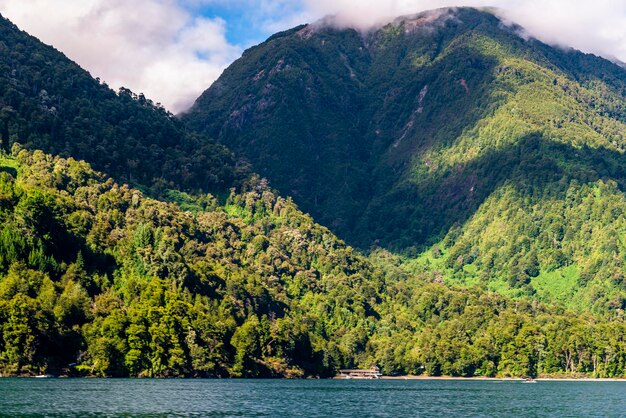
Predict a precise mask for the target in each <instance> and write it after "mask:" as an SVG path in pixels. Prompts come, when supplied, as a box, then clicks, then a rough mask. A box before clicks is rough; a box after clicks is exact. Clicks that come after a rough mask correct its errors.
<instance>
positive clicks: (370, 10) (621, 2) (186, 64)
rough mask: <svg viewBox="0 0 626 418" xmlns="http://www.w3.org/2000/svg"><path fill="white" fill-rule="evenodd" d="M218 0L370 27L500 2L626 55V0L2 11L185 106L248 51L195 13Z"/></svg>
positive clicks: (260, 13) (507, 10)
mask: <svg viewBox="0 0 626 418" xmlns="http://www.w3.org/2000/svg"><path fill="white" fill-rule="evenodd" d="M215 5H218V6H220V7H221V8H222V9H224V8H227V9H228V10H229V12H230V13H231V14H232V13H240V15H239V16H240V17H241V18H242V19H243V20H244V21H246V22H249V25H250V26H251V27H255V28H260V31H261V32H265V33H266V35H267V36H269V35H271V34H272V33H274V32H277V31H280V30H284V29H287V28H290V27H293V26H296V25H297V24H300V23H306V22H312V21H315V20H317V19H319V18H322V17H324V16H326V15H329V14H338V15H340V16H341V21H342V22H344V23H345V24H349V25H351V26H356V27H359V28H364V27H367V26H371V25H376V24H380V23H384V22H386V21H390V20H391V19H393V18H395V17H397V16H399V15H404V14H413V13H418V12H421V11H424V10H429V9H434V8H439V7H446V6H477V7H481V6H495V7H499V8H501V9H502V13H503V16H504V17H505V18H507V19H508V20H511V21H514V22H516V23H519V24H520V25H522V26H524V27H525V28H526V29H527V30H528V32H529V33H530V34H531V35H532V36H534V37H537V38H539V39H541V40H543V41H545V42H548V43H551V44H556V45H561V46H571V47H574V48H577V49H580V50H582V51H585V52H592V53H595V54H598V55H602V56H605V57H608V58H613V57H616V58H618V59H620V60H622V61H626V1H625V0H594V1H589V0H132V1H131V0H0V12H1V13H2V14H3V15H4V16H5V17H8V18H9V19H11V20H12V21H13V22H14V23H16V24H17V25H18V26H19V27H20V28H22V29H24V30H26V31H27V32H29V33H31V34H33V35H35V36H37V37H39V38H40V39H42V40H43V41H44V42H46V43H48V44H52V45H54V46H55V47H57V48H58V49H60V50H61V51H63V52H64V53H65V54H66V55H68V56H69V57H70V58H71V59H73V60H75V61H76V62H78V63H79V64H80V65H81V66H83V67H84V68H86V69H87V70H89V71H90V72H91V73H92V74H93V75H94V76H95V77H100V78H101V79H102V80H104V81H106V82H107V83H108V84H109V85H111V86H112V87H114V88H117V87H120V86H125V87H128V88H130V89H132V90H133V91H135V92H138V93H139V92H143V93H144V94H145V95H146V96H147V97H149V98H151V99H152V100H154V101H156V102H161V103H163V104H164V105H165V106H166V108H168V109H169V110H171V111H173V112H180V111H183V110H185V109H186V108H187V107H188V106H189V105H190V104H191V103H192V102H193V100H194V99H195V98H196V97H197V96H199V95H200V93H201V92H202V91H204V90H205V89H206V88H207V87H208V86H209V85H210V84H211V83H212V82H213V81H214V80H215V79H216V78H217V77H218V76H219V75H220V74H221V72H222V70H223V69H224V68H225V67H226V66H227V65H228V64H230V63H231V62H232V61H233V60H234V59H236V58H237V57H238V56H239V55H240V54H241V51H242V48H241V47H240V46H236V45H231V44H229V43H228V41H227V39H226V36H225V34H226V29H227V24H228V22H226V21H224V20H222V19H220V18H214V19H207V18H202V17H198V16H194V14H196V13H195V12H194V11H196V10H200V9H201V8H202V7H206V6H215ZM240 20H241V19H240ZM252 32H256V33H257V34H258V30H257V31H252ZM255 36H257V35H255Z"/></svg>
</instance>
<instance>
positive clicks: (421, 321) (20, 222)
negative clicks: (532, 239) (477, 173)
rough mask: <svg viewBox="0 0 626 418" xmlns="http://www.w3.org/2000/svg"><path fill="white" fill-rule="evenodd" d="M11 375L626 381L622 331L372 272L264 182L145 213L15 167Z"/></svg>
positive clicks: (5, 368) (5, 283)
mask: <svg viewBox="0 0 626 418" xmlns="http://www.w3.org/2000/svg"><path fill="white" fill-rule="evenodd" d="M0 170H1V172H0V218H1V224H2V230H1V231H0V274H1V275H2V276H1V277H2V279H0V372H1V373H3V374H25V373H31V374H36V373H42V372H54V373H68V374H75V375H95V376H128V375H131V376H290V377H300V376H332V375H334V373H335V372H336V371H337V369H338V368H339V367H346V366H366V367H369V365H371V364H379V365H380V366H381V367H382V370H383V371H384V372H385V373H389V374H391V373H423V372H426V373H429V374H431V375H438V374H449V375H456V376H473V375H484V376H527V375H530V376H534V375H537V374H540V373H542V374H559V373H574V374H577V373H580V374H588V375H591V376H596V377H612V376H624V375H625V374H626V369H625V367H626V341H625V340H624V335H626V324H625V323H624V317H623V313H622V314H620V316H618V317H615V318H612V319H607V318H604V319H603V318H602V317H594V316H591V315H588V314H585V315H581V314H575V313H573V312H571V311H565V310H563V309H560V308H555V307H550V306H547V305H543V304H540V303H538V302H536V301H531V300H530V299H518V300H512V299H509V298H507V297H505V296H502V295H499V294H497V293H493V292H486V291H483V290H480V289H479V288H471V289H465V288H455V287H449V286H446V285H443V284H441V283H438V280H437V277H435V276H433V275H432V274H431V275H429V274H423V275H412V274H409V272H407V270H406V269H404V268H403V267H402V265H401V264H399V260H398V259H397V258H396V257H394V256H392V255H391V254H390V253H388V252H385V251H379V252H377V253H376V254H375V255H373V256H372V257H371V258H370V259H366V258H364V257H363V256H361V255H359V254H358V253H356V252H355V251H354V250H352V249H351V248H350V247H347V246H346V245H345V244H344V243H343V242H341V241H339V240H338V239H337V238H336V237H334V236H333V235H332V234H331V233H330V231H329V230H328V229H326V228H324V227H321V226H319V225H317V224H315V223H314V222H313V221H312V219H311V218H310V217H309V216H307V215H304V214H302V212H300V211H299V210H298V209H297V207H296V206H295V205H294V204H293V203H292V202H291V201H290V200H285V199H283V198H280V197H277V196H276V195H274V194H273V193H272V192H271V191H270V190H268V189H267V187H266V186H265V185H264V184H263V182H256V183H251V184H249V186H248V188H249V189H248V190H247V191H245V192H243V193H235V192H233V193H232V194H231V195H230V196H229V198H228V199H227V201H226V203H225V204H224V205H219V204H217V202H216V200H215V198H213V197H212V196H211V195H207V196H204V197H203V198H196V199H192V198H191V197H187V199H186V205H187V206H188V210H186V211H183V210H182V209H181V208H180V206H179V205H176V204H173V203H164V202H159V201H156V200H152V199H149V198H146V197H145V196H144V195H143V194H142V193H141V192H140V191H138V190H135V189H132V188H129V187H128V186H125V185H119V184H117V183H115V182H114V181H113V180H111V179H109V178H107V177H105V176H104V175H102V174H99V173H97V172H94V171H93V170H92V169H91V168H90V167H89V166H88V165H87V164H86V163H84V162H80V161H76V160H73V159H69V160H66V159H62V158H60V157H52V156H50V155H47V154H44V153H42V152H41V151H35V152H29V151H27V150H24V149H21V148H20V147H19V146H14V147H13V156H11V157H9V156H4V157H2V158H1V160H0Z"/></svg>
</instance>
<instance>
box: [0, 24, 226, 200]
mask: <svg viewBox="0 0 626 418" xmlns="http://www.w3.org/2000/svg"><path fill="white" fill-rule="evenodd" d="M13 143H21V144H22V145H25V146H27V147H28V148H31V149H42V150H45V151H46V152H49V153H53V154H58V155H63V156H66V157H69V156H71V157H74V158H79V159H82V160H86V161H88V162H90V163H91V164H93V165H94V167H96V168H98V169H101V170H104V171H106V172H107V173H109V174H111V175H113V176H115V177H116V178H117V179H119V180H120V181H125V182H131V183H134V184H140V185H142V186H146V187H151V186H153V187H154V189H155V191H157V192H158V191H161V190H162V189H164V188H168V187H170V188H182V189H187V190H203V191H205V192H207V191H211V192H216V191H222V190H228V188H229V187H230V186H231V185H232V182H233V181H234V180H235V179H236V178H237V173H236V171H237V170H236V168H235V162H234V159H233V156H232V154H231V153H230V152H229V151H228V150H227V149H226V148H224V147H223V146H220V145H217V144H215V143H214V142H212V141H209V140H208V139H206V138H200V137H197V136H195V135H190V134H188V133H186V132H185V130H184V129H183V127H182V126H181V124H180V123H179V122H178V121H177V120H176V119H174V118H173V117H172V115H170V114H169V113H168V112H167V111H166V110H165V109H163V108H162V107H161V106H160V105H158V104H157V105H155V104H153V103H152V101H151V100H149V99H146V98H145V97H144V96H143V95H141V94H140V95H136V94H134V93H132V92H131V91H130V90H128V89H124V88H122V89H120V91H119V92H118V93H115V92H114V91H112V90H111V89H110V88H109V87H108V86H107V85H106V84H102V83H100V82H99V80H94V79H93V78H92V77H91V76H90V75H89V73H88V72H86V71H85V70H83V69H82V68H80V67H79V66H78V65H76V64H75V63H73V62H72V61H70V60H69V59H68V58H67V57H65V56H64V55H63V54H61V53H60V52H58V51H56V50H55V49H53V48H52V47H49V46H46V45H44V44H42V43H41V42H39V41H38V40H37V39H35V38H33V37H31V36H30V35H28V34H27V33H25V32H22V31H20V30H19V29H18V28H17V27H16V26H14V25H13V24H12V23H11V22H9V21H8V20H6V19H4V18H2V17H1V16H0V144H1V146H2V148H3V149H4V150H5V151H8V150H10V149H11V146H12V144H13Z"/></svg>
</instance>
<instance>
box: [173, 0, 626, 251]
mask: <svg viewBox="0 0 626 418" xmlns="http://www.w3.org/2000/svg"><path fill="white" fill-rule="evenodd" d="M519 30H520V28H517V27H508V26H505V25H504V24H503V23H502V22H501V21H500V20H499V19H498V18H497V17H495V16H494V15H492V14H489V13H486V12H483V11H479V10H476V9H464V8H461V9H444V10H438V11H435V12H427V13H424V14H420V15H417V16H407V17H402V18H399V19H398V20H397V21H396V22H394V23H392V24H390V25H388V26H385V27H383V28H381V29H378V30H375V31H371V32H369V33H358V32H356V31H354V30H351V29H345V30H340V29H336V28H333V27H332V26H329V25H328V22H326V23H317V24H313V25H308V26H300V27H297V28H294V29H292V30H290V31H286V32H283V33H281V34H277V35H276V36H274V37H272V38H270V39H269V40H268V41H267V42H265V43H263V44H261V45H259V46H257V47H254V48H251V49H250V50H248V51H247V52H246V53H245V54H244V56H243V57H242V58H241V59H240V60H238V61H236V62H235V63H234V64H233V65H232V66H231V67H229V68H228V69H227V70H226V71H225V72H224V74H223V75H222V76H221V77H220V79H219V80H218V81H217V82H216V83H215V84H214V85H213V86H211V87H210V88H209V89H208V90H207V91H206V92H205V93H204V94H203V95H202V96H201V97H200V98H199V99H198V100H197V101H196V103H195V105H194V107H193V108H192V109H191V110H190V112H189V113H188V114H186V115H184V116H183V120H184V122H186V123H187V124H188V125H189V126H190V127H191V128H192V129H195V130H198V131H201V132H204V133H208V134H209V135H210V136H214V137H216V138H218V139H219V141H220V142H222V143H224V144H226V145H227V146H228V147H230V148H231V149H233V151H235V152H236V153H237V154H238V155H241V156H244V157H245V158H247V159H248V160H249V161H250V162H251V165H252V167H253V169H254V170H255V171H256V172H258V173H260V174H261V175H262V176H264V177H266V178H268V179H269V180H270V183H271V184H272V186H273V187H276V188H277V189H279V190H280V191H281V193H282V194H284V195H290V196H292V197H293V198H294V201H295V202H296V203H297V204H298V205H299V207H301V208H302V209H303V210H304V211H306V212H308V213H311V214H312V215H313V216H314V217H315V219H316V220H318V221H319V222H321V223H322V224H324V225H327V226H328V227H330V228H331V229H332V230H333V231H334V232H335V233H337V234H338V235H339V236H341V237H342V238H343V239H345V240H346V241H347V242H348V243H350V244H351V245H355V246H357V247H359V248H362V249H369V248H370V247H371V246H372V244H377V245H381V246H384V247H386V248H392V249H394V250H398V251H402V250H405V249H411V248H416V247H417V248H421V247H422V246H423V245H428V244H429V243H431V242H432V240H434V239H436V237H438V236H441V235H442V234H445V232H446V231H445V230H443V229H442V228H445V226H446V225H449V224H450V222H440V221H437V220H433V219H431V218H430V217H429V216H427V215H424V214H425V213H428V212H429V211H435V210H436V211H440V209H439V208H440V206H441V207H444V208H455V209H459V210H461V211H462V213H460V214H455V213H452V212H453V211H454V210H455V209H446V210H445V213H446V214H447V215H446V216H448V217H451V218H452V219H455V220H456V219H466V218H467V213H466V210H465V209H463V206H462V205H460V204H459V203H458V202H457V201H456V199H457V198H458V196H459V195H460V192H459V191H455V190H454V189H455V188H460V189H462V188H463V187H465V185H460V184H455V183H454V181H453V180H449V181H451V182H452V183H450V184H448V185H442V187H444V188H448V189H450V191H448V192H446V193H444V194H438V193H437V190H436V189H434V188H433V187H432V185H431V184H430V183H429V182H430V179H431V177H430V174H426V175H425V176H423V177H424V178H423V181H424V182H426V183H425V184H421V182H422V179H421V177H422V174H421V173H422V172H423V171H426V172H427V173H428V172H429V169H430V170H436V171H437V170H439V168H438V167H440V166H441V165H442V164H443V165H446V166H447V167H453V166H455V165H458V164H461V165H462V164H464V162H465V160H466V159H467V158H471V156H472V155H477V153H483V152H485V153H487V155H488V154H489V153H490V152H501V150H502V149H505V148H506V147H508V146H509V145H510V144H509V143H514V142H515V141H517V140H518V138H523V137H524V136H525V135H528V134H529V132H539V131H541V132H543V131H542V130H541V129H540V128H541V127H542V126H545V127H547V128H546V129H551V131H549V132H546V133H548V134H549V135H547V136H549V137H551V138H559V139H561V138H562V139H563V142H569V143H572V144H576V145H577V146H579V145H583V144H587V145H589V146H591V147H595V148H598V147H601V146H609V145H610V146H611V147H614V148H615V149H623V147H624V145H625V144H626V141H625V140H624V126H623V121H624V118H625V117H626V116H625V115H626V110H625V107H624V94H625V92H626V82H625V81H626V72H625V71H624V70H623V69H621V68H620V67H617V66H616V65H614V64H612V63H609V62H608V61H605V60H602V59H600V58H598V57H594V56H591V55H585V54H582V53H580V52H575V51H573V52H566V51H563V50H559V49H555V48H552V47H550V46H547V45H544V44H542V43H540V42H538V41H536V40H532V39H531V40H526V39H524V38H522V37H520V36H519V34H518V33H519ZM486 126H488V127H489V129H491V130H492V132H491V133H489V132H485V133H484V134H483V133H480V135H479V134H473V133H472V131H473V130H474V131H476V132H478V131H480V130H484V129H485V127H486ZM503 138H505V139H503ZM503 141H504V142H503ZM505 142H506V143H505ZM459 144H461V146H457V145H459ZM444 154H445V155H444ZM547 158H554V157H553V156H547ZM431 160H432V161H431ZM431 162H432V164H431ZM502 164H506V162H502ZM511 164H514V163H511ZM425 167H427V168H425ZM450 170H453V172H454V170H464V169H463V168H462V167H461V168H450ZM465 170H469V169H465ZM415 173H420V174H419V175H417V174H415ZM467 175H468V177H471V176H472V175H470V174H469V173H468V174H467ZM473 176H474V177H479V175H478V174H473ZM480 176H484V177H485V178H484V179H481V181H484V182H489V183H493V182H496V181H497V180H498V179H496V178H494V179H492V178H491V177H493V176H496V177H498V174H497V173H491V172H490V171H489V170H485V171H484V172H482V173H481V174H480ZM498 178H499V177H498ZM409 179H410V180H409ZM410 182H414V183H415V187H416V188H417V190H418V191H419V194H418V195H416V191H415V190H413V188H412V187H413V186H407V184H410ZM468 184H469V183H468ZM470 187H471V186H468V189H469V188H470ZM428 192H432V193H434V194H433V195H428V194H427V193H428ZM418 197H419V198H418ZM441 199H444V201H441ZM445 199H451V201H450V202H447V201H445ZM433 202H434V203H433ZM431 204H432V206H431ZM470 206H471V205H470ZM472 207H473V206H472ZM469 212H470V213H471V210H469ZM416 213H417V214H422V215H419V216H415V214H416ZM421 222H425V223H423V224H422V223H421ZM454 222H456V221H454ZM454 222H452V223H454Z"/></svg>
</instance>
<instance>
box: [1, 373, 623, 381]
mask: <svg viewBox="0 0 626 418" xmlns="http://www.w3.org/2000/svg"><path fill="white" fill-rule="evenodd" d="M36 378H47V379H116V377H102V376H69V375H59V376H54V375H39V376H36V375H3V374H0V379H36ZM126 379H140V380H143V379H166V380H169V379H181V380H188V379H207V380H211V379H214V380H224V379H227V380H229V379H236V380H249V379H253V380H254V379H261V380H277V379H278V380H292V379H301V378H289V377H271V378H245V377H244V378H237V377H226V378H221V377H171V378H167V377H166V378H163V377H127V378H126ZM308 379H313V380H433V381H437V380H441V381H468V382H469V381H492V382H509V381H510V382H523V381H525V380H527V379H530V380H533V381H537V382H626V377H589V376H580V377H575V376H569V377H566V376H541V377H534V378H526V377H487V376H471V377H463V376H428V375H398V376H382V377H381V378H380V379H359V378H346V377H344V376H341V375H336V376H334V377H327V378H319V377H308V378H305V380H308Z"/></svg>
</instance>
